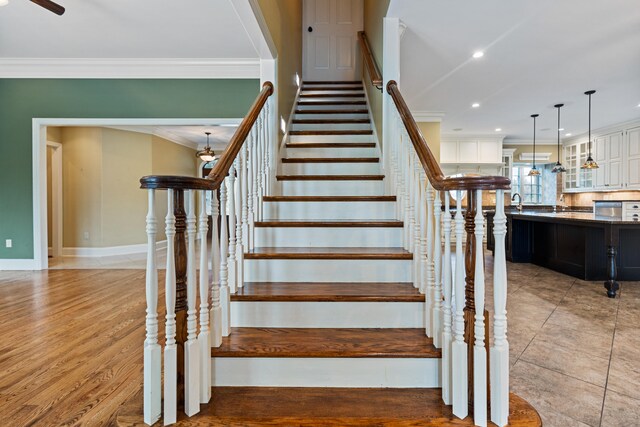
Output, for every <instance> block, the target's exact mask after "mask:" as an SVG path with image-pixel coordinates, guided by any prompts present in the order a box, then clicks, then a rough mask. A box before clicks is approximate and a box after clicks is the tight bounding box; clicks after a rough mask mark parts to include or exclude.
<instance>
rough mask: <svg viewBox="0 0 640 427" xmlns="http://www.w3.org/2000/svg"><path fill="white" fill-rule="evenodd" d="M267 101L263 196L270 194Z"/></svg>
mask: <svg viewBox="0 0 640 427" xmlns="http://www.w3.org/2000/svg"><path fill="white" fill-rule="evenodd" d="M269 108H270V107H269V102H266V103H265V104H264V117H265V124H264V127H265V134H266V138H265V150H264V161H265V168H264V176H265V186H264V194H265V196H266V195H268V194H271V145H272V144H271V133H270V132H271V130H270V124H271V120H270V115H269Z"/></svg>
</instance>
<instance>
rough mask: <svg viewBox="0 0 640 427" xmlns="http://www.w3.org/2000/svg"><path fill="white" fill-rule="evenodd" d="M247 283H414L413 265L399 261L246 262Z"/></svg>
mask: <svg viewBox="0 0 640 427" xmlns="http://www.w3.org/2000/svg"><path fill="white" fill-rule="evenodd" d="M244 263H245V264H244V280H245V281H247V282H310V281H313V282H357V283H364V282H411V281H412V271H413V261H412V260H397V259H337V260H336V259H245V261H244Z"/></svg>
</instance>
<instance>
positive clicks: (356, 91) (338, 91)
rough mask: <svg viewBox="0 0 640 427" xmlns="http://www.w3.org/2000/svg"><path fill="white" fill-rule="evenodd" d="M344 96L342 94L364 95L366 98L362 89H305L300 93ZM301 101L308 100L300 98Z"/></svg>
mask: <svg viewBox="0 0 640 427" xmlns="http://www.w3.org/2000/svg"><path fill="white" fill-rule="evenodd" d="M336 94H338V95H342V94H349V95H362V96H363V97H364V91H363V90H362V89H349V90H346V89H340V88H332V89H325V90H308V89H304V90H301V91H300V95H336ZM300 99H306V98H304V97H303V98H300Z"/></svg>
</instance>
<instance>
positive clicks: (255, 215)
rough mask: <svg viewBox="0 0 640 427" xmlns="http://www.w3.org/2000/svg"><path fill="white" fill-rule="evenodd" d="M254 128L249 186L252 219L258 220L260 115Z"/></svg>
mask: <svg viewBox="0 0 640 427" xmlns="http://www.w3.org/2000/svg"><path fill="white" fill-rule="evenodd" d="M254 127H255V129H256V138H255V140H254V141H253V145H252V146H251V159H252V160H251V169H252V171H253V173H252V175H253V179H252V182H251V187H252V191H251V194H252V195H253V220H254V222H255V221H260V212H259V208H260V206H259V205H258V189H259V187H258V179H259V178H258V175H259V173H260V171H259V170H258V164H259V162H258V146H259V144H260V138H262V126H261V119H260V117H258V120H257V122H256V124H255V125H254Z"/></svg>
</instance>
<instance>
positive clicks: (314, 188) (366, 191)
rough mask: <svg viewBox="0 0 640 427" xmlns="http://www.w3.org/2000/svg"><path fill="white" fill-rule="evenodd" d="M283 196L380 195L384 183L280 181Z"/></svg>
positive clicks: (382, 191)
mask: <svg viewBox="0 0 640 427" xmlns="http://www.w3.org/2000/svg"><path fill="white" fill-rule="evenodd" d="M281 184H282V187H281V188H282V195H284V196H382V195H383V194H384V184H383V182H382V180H376V181H281Z"/></svg>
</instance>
